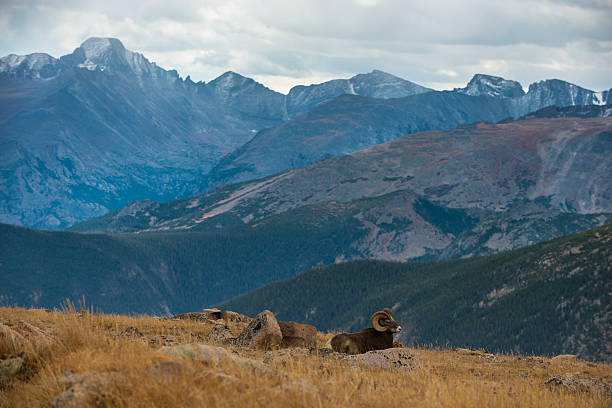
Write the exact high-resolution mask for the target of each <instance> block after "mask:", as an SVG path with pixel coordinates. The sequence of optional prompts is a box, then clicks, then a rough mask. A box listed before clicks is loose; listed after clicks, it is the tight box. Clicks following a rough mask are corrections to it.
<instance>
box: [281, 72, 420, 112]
mask: <svg viewBox="0 0 612 408" xmlns="http://www.w3.org/2000/svg"><path fill="white" fill-rule="evenodd" d="M429 91H431V89H429V88H425V87H423V86H421V85H418V84H415V83H414V82H410V81H406V80H405V79H402V78H398V77H396V76H394V75H391V74H388V73H386V72H383V71H379V70H374V71H372V72H370V73H368V74H359V75H355V76H354V77H352V78H350V79H334V80H331V81H327V82H323V83H321V84H314V85H309V86H303V85H299V86H295V87H293V88H291V90H290V91H289V94H287V97H286V110H287V117H288V118H294V117H296V116H298V115H300V114H302V113H305V112H308V111H309V110H311V109H313V108H315V107H317V106H320V105H323V104H325V103H327V102H330V101H331V100H333V99H334V98H336V97H338V96H340V95H344V94H348V95H360V96H367V97H370V98H382V99H388V98H402V97H405V96H412V95H418V94H421V93H425V92H429Z"/></svg>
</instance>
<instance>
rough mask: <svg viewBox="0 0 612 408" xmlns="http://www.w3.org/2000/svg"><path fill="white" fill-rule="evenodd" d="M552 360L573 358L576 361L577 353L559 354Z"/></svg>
mask: <svg viewBox="0 0 612 408" xmlns="http://www.w3.org/2000/svg"><path fill="white" fill-rule="evenodd" d="M552 360H573V361H576V360H577V357H576V355H575V354H559V355H558V356H554V357H553V358H552Z"/></svg>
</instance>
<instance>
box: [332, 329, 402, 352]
mask: <svg viewBox="0 0 612 408" xmlns="http://www.w3.org/2000/svg"><path fill="white" fill-rule="evenodd" d="M331 346H332V350H334V351H336V352H338V353H345V354H363V353H367V352H368V351H371V350H384V349H388V348H391V347H393V333H392V332H389V331H386V332H379V331H376V330H374V329H373V328H371V327H370V328H368V329H363V330H361V331H360V332H357V333H340V334H338V335H336V336H334V338H332V340H331Z"/></svg>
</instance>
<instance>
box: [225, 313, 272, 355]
mask: <svg viewBox="0 0 612 408" xmlns="http://www.w3.org/2000/svg"><path fill="white" fill-rule="evenodd" d="M282 340H283V334H282V332H281V329H280V327H279V325H278V322H277V321H276V317H274V314H273V313H272V312H271V311H269V310H264V311H263V312H261V313H260V314H258V315H257V317H255V318H254V319H253V320H252V321H251V323H249V325H248V326H247V327H246V328H245V329H244V330H243V331H242V333H240V335H239V336H238V337H237V338H236V339H235V340H234V341H233V342H232V343H233V344H234V345H236V346H240V347H249V348H254V349H258V350H271V349H275V348H278V347H279V346H280V344H281V342H282Z"/></svg>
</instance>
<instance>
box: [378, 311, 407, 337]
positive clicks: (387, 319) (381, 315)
mask: <svg viewBox="0 0 612 408" xmlns="http://www.w3.org/2000/svg"><path fill="white" fill-rule="evenodd" d="M370 322H371V323H372V327H373V328H374V330H376V331H379V332H385V331H389V332H391V333H399V332H400V331H401V330H402V326H400V325H399V323H398V322H396V321H395V319H394V318H393V313H391V309H389V308H384V309H383V310H381V311H380V312H376V313H374V314H373V315H372V317H371V318H370Z"/></svg>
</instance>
